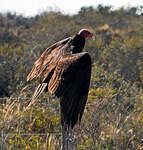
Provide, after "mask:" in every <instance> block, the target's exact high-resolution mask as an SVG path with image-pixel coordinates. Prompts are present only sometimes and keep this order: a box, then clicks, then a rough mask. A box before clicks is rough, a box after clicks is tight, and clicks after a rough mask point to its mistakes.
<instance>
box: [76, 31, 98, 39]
mask: <svg viewBox="0 0 143 150" xmlns="http://www.w3.org/2000/svg"><path fill="white" fill-rule="evenodd" d="M78 34H79V35H81V36H82V37H84V38H85V39H86V38H92V39H93V40H94V39H95V36H94V35H93V34H92V33H91V32H90V31H89V30H88V29H81V30H80V31H79V32H78Z"/></svg>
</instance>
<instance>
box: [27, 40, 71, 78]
mask: <svg viewBox="0 0 143 150" xmlns="http://www.w3.org/2000/svg"><path fill="white" fill-rule="evenodd" d="M70 39H71V37H69V38H66V39H64V40H62V41H59V42H57V43H55V44H53V45H52V46H50V47H48V48H47V49H46V50H45V51H44V52H43V54H42V55H41V56H40V57H39V59H38V60H37V61H36V62H35V63H34V67H33V68H32V70H31V72H30V73H29V75H28V76H27V81H30V80H32V79H34V78H38V77H40V76H41V74H42V73H43V72H44V70H45V69H47V68H48V67H49V69H48V71H46V74H44V76H45V78H46V76H48V74H49V73H50V72H51V71H52V69H53V68H54V67H55V65H56V64H57V62H58V60H59V58H60V57H59V55H58V53H60V51H59V49H61V48H62V47H63V46H64V45H65V44H66V43H67V42H68V41H69V40H70Z"/></svg>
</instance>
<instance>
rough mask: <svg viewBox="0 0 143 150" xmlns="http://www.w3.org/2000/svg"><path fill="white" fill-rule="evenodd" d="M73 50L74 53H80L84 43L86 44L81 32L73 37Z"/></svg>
mask: <svg viewBox="0 0 143 150" xmlns="http://www.w3.org/2000/svg"><path fill="white" fill-rule="evenodd" d="M71 44H72V45H71V46H72V52H73V54H74V53H80V52H82V50H83V48H84V45H85V38H84V37H82V36H81V35H79V34H76V35H75V36H73V39H72V43H71Z"/></svg>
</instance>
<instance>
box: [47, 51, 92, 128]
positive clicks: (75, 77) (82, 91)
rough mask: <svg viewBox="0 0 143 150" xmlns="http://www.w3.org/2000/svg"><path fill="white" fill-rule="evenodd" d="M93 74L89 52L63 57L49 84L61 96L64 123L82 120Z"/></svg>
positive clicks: (53, 91)
mask: <svg viewBox="0 0 143 150" xmlns="http://www.w3.org/2000/svg"><path fill="white" fill-rule="evenodd" d="M90 76H91V58H90V56H89V54H88V53H85V52H83V53H78V54H70V55H67V56H64V57H62V59H60V61H59V62H58V65H57V67H56V69H55V71H54V74H53V76H52V78H51V80H50V82H49V84H48V91H49V93H51V94H55V95H56V96H57V97H59V98H60V104H61V114H62V118H61V119H62V125H63V124H64V123H66V124H67V125H68V126H71V127H72V128H73V126H74V125H75V124H76V123H77V121H78V120H81V117H82V114H83V111H84V107H85V104H86V101H87V96H88V89H89V84H90Z"/></svg>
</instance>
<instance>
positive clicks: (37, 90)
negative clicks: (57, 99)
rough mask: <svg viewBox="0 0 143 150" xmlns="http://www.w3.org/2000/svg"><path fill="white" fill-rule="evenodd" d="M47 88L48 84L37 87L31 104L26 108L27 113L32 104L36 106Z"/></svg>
mask: <svg viewBox="0 0 143 150" xmlns="http://www.w3.org/2000/svg"><path fill="white" fill-rule="evenodd" d="M46 86H47V83H42V84H39V85H38V86H37V87H36V90H35V92H34V94H33V96H32V99H31V100H30V102H29V104H28V105H27V106H26V108H25V110H24V111H26V110H27V109H29V108H30V106H31V105H32V104H34V103H35V102H36V101H37V100H38V99H37V98H38V97H39V96H40V94H41V93H42V92H43V91H44V90H45V88H46Z"/></svg>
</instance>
